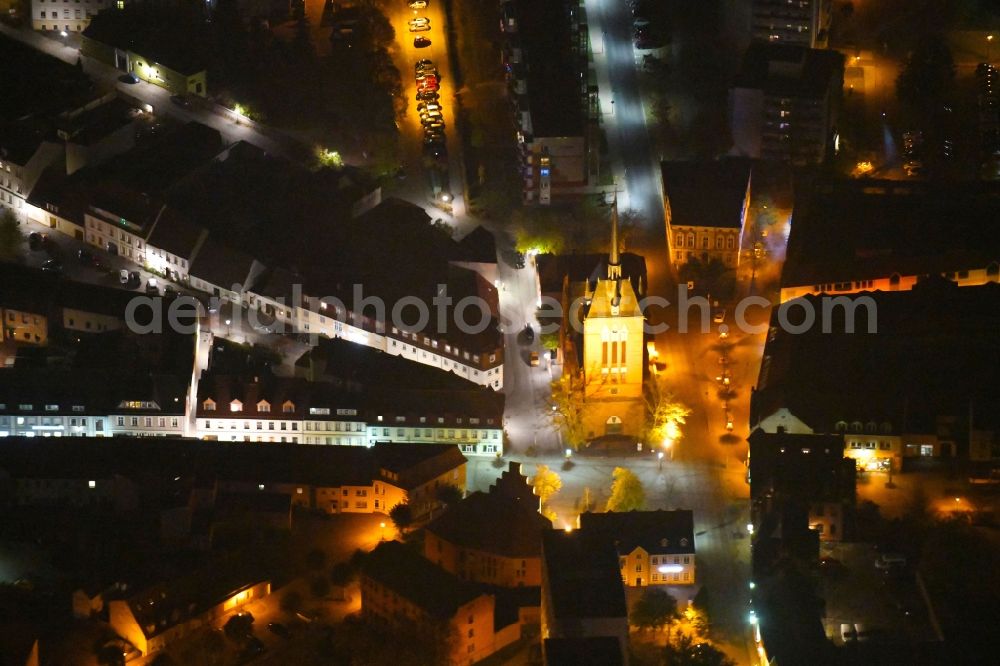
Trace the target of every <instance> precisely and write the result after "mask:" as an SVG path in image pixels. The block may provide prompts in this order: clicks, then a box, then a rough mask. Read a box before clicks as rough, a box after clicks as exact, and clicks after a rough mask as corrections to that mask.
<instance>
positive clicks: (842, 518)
mask: <svg viewBox="0 0 1000 666" xmlns="http://www.w3.org/2000/svg"><path fill="white" fill-rule="evenodd" d="M749 442H750V470H749V478H750V504H751V522H752V523H753V524H754V525H761V524H763V523H764V522H765V521H764V517H765V516H766V515H767V514H769V513H771V512H775V511H781V510H783V508H784V507H786V506H794V507H796V508H797V509H799V510H801V511H803V512H805V513H807V516H808V524H809V529H811V530H813V531H815V532H816V533H818V534H819V538H820V540H822V541H841V540H843V539H845V538H847V537H848V536H849V535H848V534H847V532H848V531H849V529H850V527H849V525H850V519H851V518H852V517H853V511H854V505H855V498H856V490H855V476H856V466H855V462H854V461H853V460H851V459H850V458H848V457H846V456H845V454H846V451H845V449H844V439H843V438H842V437H840V436H838V435H803V434H791V433H787V432H778V433H767V432H764V431H763V430H755V431H754V432H752V433H750V437H749Z"/></svg>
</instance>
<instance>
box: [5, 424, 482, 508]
mask: <svg viewBox="0 0 1000 666" xmlns="http://www.w3.org/2000/svg"><path fill="white" fill-rule="evenodd" d="M2 418H6V417H3V416H0V419H2ZM3 427H4V425H3V421H0V428H3ZM465 462H466V461H465V458H464V456H462V455H461V454H460V453H458V451H457V449H456V448H455V447H454V446H451V445H427V444H420V445H409V446H407V445H405V444H390V445H379V446H377V447H374V449H365V448H362V447H339V446H295V445H291V444H286V445H281V444H273V445H272V444H269V445H246V444H244V443H242V442H241V443H224V442H204V441H197V440H185V439H179V438H176V437H169V438H160V437H157V438H146V439H142V440H141V441H140V440H139V438H137V437H133V436H121V437H115V438H113V439H103V440H99V439H97V438H94V437H81V436H74V437H69V436H67V437H59V438H55V437H53V438H45V439H40V438H34V439H29V437H27V436H18V437H0V478H2V479H4V480H10V481H12V482H13V490H14V494H13V501H14V502H15V503H16V504H21V505H33V504H52V503H65V502H78V503H85V504H91V505H96V506H101V505H114V506H115V507H128V506H131V507H134V506H135V505H136V503H137V501H138V500H137V498H138V497H139V496H143V495H151V498H147V503H149V504H151V505H154V506H156V505H158V503H161V502H162V497H166V496H168V495H170V496H173V495H174V494H175V491H176V489H177V483H178V482H179V480H181V479H183V480H184V488H190V489H191V490H190V503H189V506H190V507H192V508H194V509H198V508H213V507H216V501H217V499H218V497H220V496H223V495H246V494H253V493H263V494H267V495H282V496H285V497H288V498H290V499H289V501H290V503H291V505H292V506H293V507H301V508H305V509H314V510H318V511H323V512H325V513H381V514H387V513H388V511H389V510H390V509H391V508H392V507H393V506H395V505H396V504H399V503H400V502H403V503H409V504H411V505H412V506H414V507H415V510H419V509H420V507H421V506H425V507H426V506H431V503H435V504H434V506H435V508H436V506H437V504H436V499H435V498H432V497H431V496H432V495H433V491H435V490H436V489H437V488H439V487H440V486H442V485H444V484H445V483H447V484H451V485H454V486H456V487H457V488H458V490H459V491H460V492H461V493H464V492H465V479H466V477H465ZM171 488H173V490H170V489H171ZM168 508H173V507H172V506H171V507H168ZM425 512H426V511H425Z"/></svg>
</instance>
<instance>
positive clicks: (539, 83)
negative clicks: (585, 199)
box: [504, 0, 610, 205]
mask: <svg viewBox="0 0 1000 666" xmlns="http://www.w3.org/2000/svg"><path fill="white" fill-rule="evenodd" d="M511 5H516V9H514V10H513V12H512V11H511ZM504 12H505V14H512V15H511V16H510V21H511V23H510V26H516V30H510V31H508V43H507V46H506V48H505V50H504V58H505V64H506V68H507V72H508V83H509V84H510V86H511V92H512V95H511V97H512V100H513V106H514V116H515V123H516V125H517V128H518V133H517V136H518V146H519V147H520V150H521V156H522V159H523V162H522V165H521V169H522V177H523V183H524V188H523V193H524V200H525V201H526V202H527V203H537V204H542V205H548V204H550V203H551V202H552V200H553V199H554V198H559V197H579V196H581V195H583V194H586V193H588V192H590V191H591V189H590V187H589V186H590V185H592V182H591V180H592V174H593V177H596V172H597V164H598V161H599V157H598V142H597V141H596V140H595V137H596V132H595V127H596V122H592V113H591V111H592V109H591V106H592V105H591V101H590V97H591V95H590V92H589V90H588V84H587V76H586V72H587V33H586V24H585V23H583V22H582V17H581V11H580V3H579V2H577V1H576V0H543V1H541V2H537V1H536V2H532V1H515V2H513V3H507V5H506V6H505V8H504ZM514 14H516V16H514ZM595 97H596V95H595ZM609 111H610V110H609Z"/></svg>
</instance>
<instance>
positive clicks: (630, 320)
mask: <svg viewBox="0 0 1000 666" xmlns="http://www.w3.org/2000/svg"><path fill="white" fill-rule="evenodd" d="M588 286H589V285H588ZM585 297H586V301H585V302H587V301H589V303H588V305H589V307H587V308H586V312H585V313H584V315H583V362H582V366H581V371H582V380H583V391H584V396H583V399H584V403H585V408H584V428H585V430H586V431H587V439H588V440H590V439H593V438H595V437H601V436H605V435H612V436H617V435H628V436H632V437H638V436H639V435H640V434H641V433H642V432H643V430H644V428H645V422H646V420H645V409H646V407H645V402H644V399H643V381H644V376H645V362H644V357H645V356H644V355H645V349H644V344H643V334H644V326H645V317H644V315H643V313H642V309H641V308H640V307H639V296H638V294H636V292H635V289H634V288H633V285H632V281H631V280H629V279H627V278H625V277H623V276H622V266H621V259H620V254H619V245H618V205H617V202H616V204H615V206H614V208H613V209H612V213H611V249H610V253H609V255H608V265H607V273H606V274H605V275H604V276H603V277H599V278H598V279H597V281H596V283H595V285H594V289H593V291H592V292H589V293H587V294H586V295H585ZM567 367H572V364H571V365H570V366H567Z"/></svg>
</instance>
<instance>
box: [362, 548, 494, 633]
mask: <svg viewBox="0 0 1000 666" xmlns="http://www.w3.org/2000/svg"><path fill="white" fill-rule="evenodd" d="M362 571H363V574H364V575H365V576H367V577H369V578H371V579H372V580H374V581H376V582H377V583H379V584H380V585H383V586H385V587H387V588H389V589H390V590H392V591H394V592H395V593H396V594H398V595H400V596H401V597H404V598H405V599H407V600H408V601H410V602H411V603H413V604H414V605H416V606H418V607H419V608H422V609H424V611H426V612H427V613H428V615H430V616H432V617H435V618H438V619H442V620H447V619H450V618H451V617H453V616H454V615H455V613H456V612H457V611H458V609H459V608H460V607H462V606H463V605H465V604H467V603H469V602H470V601H472V600H473V599H475V598H476V597H479V596H481V595H482V594H483V592H481V591H480V589H479V587H478V586H476V585H474V584H472V583H467V582H465V581H463V580H460V579H459V578H457V577H455V576H453V575H451V574H450V573H448V572H447V571H445V570H444V569H442V568H441V567H439V566H437V565H435V564H433V563H431V562H430V561H429V560H427V559H425V558H424V557H423V556H422V555H420V554H419V553H418V552H416V551H415V550H414V549H412V548H411V547H409V546H407V545H405V544H402V543H400V542H398V541H385V542H382V543H380V544H379V545H378V547H377V548H375V550H373V551H372V552H371V553H369V554H368V556H367V557H366V558H365V560H364V564H363V565H362Z"/></svg>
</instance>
